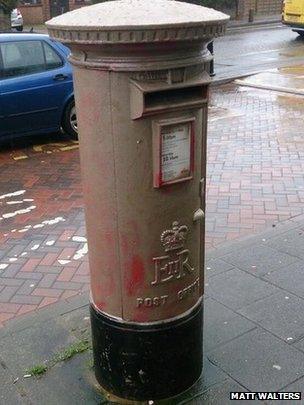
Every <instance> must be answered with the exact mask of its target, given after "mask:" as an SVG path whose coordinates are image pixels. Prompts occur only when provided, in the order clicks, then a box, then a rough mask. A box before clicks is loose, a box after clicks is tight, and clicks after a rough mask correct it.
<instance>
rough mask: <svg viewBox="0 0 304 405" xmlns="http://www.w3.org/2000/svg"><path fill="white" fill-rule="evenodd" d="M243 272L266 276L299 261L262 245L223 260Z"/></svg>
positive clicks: (239, 251)
mask: <svg viewBox="0 0 304 405" xmlns="http://www.w3.org/2000/svg"><path fill="white" fill-rule="evenodd" d="M222 259H223V260H224V261H225V262H227V263H230V264H232V265H234V266H236V267H238V268H240V269H242V270H245V271H247V272H249V273H252V274H255V275H264V274H267V273H269V272H271V271H275V270H279V269H280V268H283V267H285V266H288V265H290V264H292V263H295V262H297V261H298V260H299V259H298V258H297V257H295V256H291V255H289V254H286V253H282V252H279V251H278V250H275V249H272V248H271V247H269V246H265V245H262V244H258V245H252V246H249V247H247V248H245V249H240V250H236V251H234V252H232V253H230V254H228V255H226V256H224V257H223V258H222Z"/></svg>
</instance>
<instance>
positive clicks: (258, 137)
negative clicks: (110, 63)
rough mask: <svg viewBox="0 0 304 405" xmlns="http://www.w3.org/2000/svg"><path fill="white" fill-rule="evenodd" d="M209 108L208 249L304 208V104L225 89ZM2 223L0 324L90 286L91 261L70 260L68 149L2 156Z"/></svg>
mask: <svg viewBox="0 0 304 405" xmlns="http://www.w3.org/2000/svg"><path fill="white" fill-rule="evenodd" d="M211 104H212V108H211V109H210V123H209V141H208V179H207V190H208V195H207V218H206V226H207V238H206V245H207V248H208V249H209V248H213V247H215V246H218V245H219V244H220V243H223V242H226V241H228V240H230V239H235V238H239V237H242V236H243V235H246V234H252V233H254V232H259V231H260V230H262V229H264V228H266V227H269V226H272V225H273V224H275V223H277V222H279V221H283V220H285V219H288V218H290V217H292V216H295V215H299V214H301V213H303V212H304V208H303V201H304V170H303V169H304V160H303V157H304V142H303V140H302V139H304V133H303V131H304V130H303V128H304V125H303V121H304V118H303V116H304V115H303V111H304V99H303V98H301V97H296V96H291V95H284V94H279V93H273V92H269V91H265V90H255V89H246V88H239V87H237V86H235V85H226V86H223V87H221V88H218V89H215V90H214V89H213V92H212V100H211ZM69 145H70V146H71V149H69ZM50 152H51V153H50ZM20 155H25V156H26V158H25V159H22V160H15V159H14V158H15V157H18V156H20ZM20 190H25V192H24V193H22V194H20V195H18V196H11V197H3V195H5V194H8V193H14V192H16V191H20ZM14 201H19V202H17V203H16V204H7V203H8V202H14ZM29 207H34V208H31V210H29ZM27 209H28V210H29V212H27ZM20 210H26V211H21V212H17V213H16V211H20ZM14 212H15V213H16V215H14V216H11V215H10V213H14ZM7 214H8V216H7ZM0 218H2V219H0V242H1V245H0V326H1V325H3V324H5V322H6V321H8V320H9V319H12V318H13V317H16V316H19V315H22V314H25V313H27V312H31V311H34V310H36V309H39V308H42V307H45V306H47V305H50V304H53V303H55V302H57V301H58V300H60V299H68V298H70V297H72V296H75V295H77V294H80V293H82V292H83V291H85V290H87V289H88V285H89V277H88V262H87V260H88V259H87V257H86V256H85V257H83V258H81V259H78V260H75V259H73V256H74V254H75V252H76V251H77V250H78V249H80V248H81V247H82V246H83V244H84V242H75V241H73V237H74V236H85V226H84V217H83V201H82V191H81V184H80V173H79V159H78V150H77V149H75V144H73V143H67V142H66V141H64V140H63V141H59V142H58V141H56V142H55V143H51V142H48V143H45V144H44V145H42V146H41V145H36V146H34V148H33V147H26V148H19V149H17V150H7V149H6V150H4V151H2V152H1V160H0ZM55 218H57V220H55V221H54V219H55ZM44 221H53V222H48V223H43V222H44ZM54 222H56V223H54ZM58 260H60V261H61V260H63V262H61V263H60V262H59V261H58ZM6 265H7V266H6Z"/></svg>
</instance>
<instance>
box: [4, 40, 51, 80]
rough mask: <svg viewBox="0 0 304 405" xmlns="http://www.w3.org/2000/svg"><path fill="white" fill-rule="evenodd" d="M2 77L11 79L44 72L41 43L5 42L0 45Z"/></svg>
mask: <svg viewBox="0 0 304 405" xmlns="http://www.w3.org/2000/svg"><path fill="white" fill-rule="evenodd" d="M0 50H1V55H2V64H3V76H4V77H13V76H19V75H25V74H29V73H35V72H41V71H43V70H45V60H44V52H43V47H42V43H41V41H20V42H6V43H2V44H0Z"/></svg>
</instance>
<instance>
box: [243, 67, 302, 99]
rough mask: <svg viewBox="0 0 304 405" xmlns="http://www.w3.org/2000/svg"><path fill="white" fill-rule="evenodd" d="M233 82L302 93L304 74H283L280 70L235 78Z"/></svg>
mask: <svg viewBox="0 0 304 405" xmlns="http://www.w3.org/2000/svg"><path fill="white" fill-rule="evenodd" d="M303 69H304V68H303ZM235 83H237V84H238V85H240V86H249V87H255V88H259V89H266V90H273V91H280V92H286V93H292V94H303V95H304V76H303V77H302V76H296V75H291V74H284V73H283V72H282V71H277V72H275V71H268V72H263V73H258V74H256V75H253V76H249V77H246V78H244V79H239V80H236V81H235Z"/></svg>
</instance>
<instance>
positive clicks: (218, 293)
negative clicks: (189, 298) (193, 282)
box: [205, 269, 279, 309]
mask: <svg viewBox="0 0 304 405" xmlns="http://www.w3.org/2000/svg"><path fill="white" fill-rule="evenodd" d="M278 291H279V289H278V288H277V287H274V286H272V285H270V284H269V283H267V282H265V281H263V280H260V279H258V278H257V277H254V276H252V275H250V274H248V273H246V272H244V271H242V270H238V269H233V270H229V271H226V272H225V273H222V274H219V275H217V276H214V277H211V278H210V279H209V280H208V282H207V283H206V288H205V292H206V295H207V296H209V297H211V298H214V299H215V300H216V301H219V302H221V303H223V304H225V305H227V306H228V307H229V308H232V309H237V308H241V307H243V306H246V305H248V304H250V303H252V302H255V301H256V300H258V299H261V298H265V297H268V296H270V295H272V294H275V293H276V292H278Z"/></svg>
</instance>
